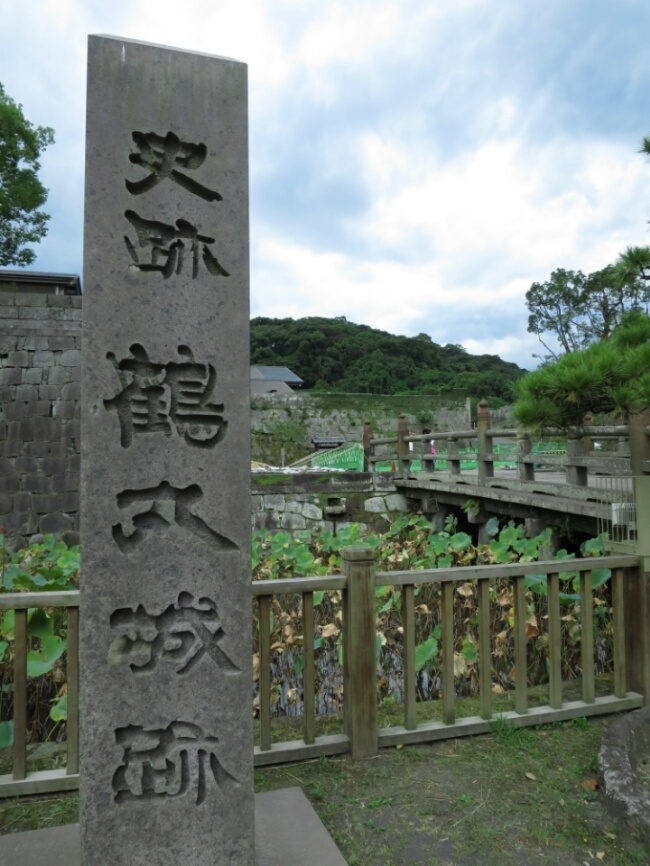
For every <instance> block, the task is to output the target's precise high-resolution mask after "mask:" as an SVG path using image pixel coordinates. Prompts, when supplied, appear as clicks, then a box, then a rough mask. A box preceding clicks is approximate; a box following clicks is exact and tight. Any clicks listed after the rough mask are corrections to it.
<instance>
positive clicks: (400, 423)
mask: <svg viewBox="0 0 650 866" xmlns="http://www.w3.org/2000/svg"><path fill="white" fill-rule="evenodd" d="M408 435H409V425H408V422H407V420H406V415H405V414H404V412H402V414H401V415H400V416H399V418H398V419H397V460H398V462H399V468H400V470H401V472H402V474H403V475H406V474H408V471H409V469H410V468H411V455H410V453H409V444H410V443H409V442H405V441H404V437H405V436H408Z"/></svg>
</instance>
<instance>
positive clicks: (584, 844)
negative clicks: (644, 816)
mask: <svg viewBox="0 0 650 866" xmlns="http://www.w3.org/2000/svg"><path fill="white" fill-rule="evenodd" d="M614 720H615V717H607V718H600V719H596V720H592V721H587V720H585V719H576V720H574V721H573V722H567V723H563V724H554V725H547V726H544V727H543V728H539V729H531V728H526V729H515V728H512V727H510V726H508V725H507V724H505V723H502V724H496V725H495V728H494V732H493V733H492V734H487V735H484V736H480V737H468V738H463V739H457V740H446V741H444V742H440V743H435V744H431V745H422V746H405V747H403V748H390V749H383V750H381V751H380V753H379V755H378V756H376V757H375V758H372V759H369V760H367V761H363V762H359V763H354V762H352V761H351V760H350V759H349V758H347V757H337V758H321V759H317V760H313V761H306V762H301V763H297V764H291V765H286V766H280V767H270V768H265V769H260V770H257V771H256V772H255V788H256V790H257V791H264V790H275V789H278V788H285V787H293V786H295V785H300V786H301V787H302V788H303V790H304V791H305V793H306V794H307V796H308V797H309V799H310V801H311V803H312V805H313V806H314V808H315V809H316V811H317V812H318V814H319V816H320V817H321V820H322V821H323V822H324V824H325V826H326V827H327V828H328V830H329V831H330V833H331V834H332V836H333V838H334V840H335V841H336V843H337V844H338V846H339V848H340V850H341V853H342V854H343V856H344V858H345V859H346V861H347V863H348V864H349V866H551V864H552V866H583V864H588V866H599V864H605V866H609V864H611V866H648V864H650V847H648V845H647V844H646V843H645V841H644V840H643V839H641V838H639V836H638V835H637V834H636V833H635V831H634V830H633V829H631V828H630V827H627V826H625V825H621V824H619V823H617V822H616V821H615V820H614V819H613V818H611V817H610V816H609V815H608V813H607V812H606V811H605V808H604V805H603V800H602V798H601V795H600V793H599V791H598V789H597V783H596V770H597V755H598V749H599V746H600V740H601V737H602V733H603V727H604V726H606V725H609V724H611V723H613V721H614ZM0 763H2V762H1V761H0ZM7 769H8V768H7V767H0V772H6V770H7ZM77 816H78V799H77V795H76V794H66V795H53V796H43V795H41V796H39V797H31V798H22V799H20V800H2V801H0V834H3V833H11V832H18V831H20V830H27V829H36V828H38V827H50V826H56V825H58V824H65V823H70V822H74V821H76V820H77V819H78V818H77ZM278 832H281V828H278ZM314 862H315V863H316V862H317V861H316V859H314ZM305 866H309V864H305Z"/></svg>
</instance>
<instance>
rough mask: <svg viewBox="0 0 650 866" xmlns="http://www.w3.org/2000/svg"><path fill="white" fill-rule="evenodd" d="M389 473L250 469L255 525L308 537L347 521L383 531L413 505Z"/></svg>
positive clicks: (339, 525)
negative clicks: (295, 471)
mask: <svg viewBox="0 0 650 866" xmlns="http://www.w3.org/2000/svg"><path fill="white" fill-rule="evenodd" d="M412 505H413V503H411V502H409V500H407V498H406V497H405V496H403V495H402V494H401V493H398V492H397V490H396V488H395V485H394V484H393V481H392V477H391V476H386V475H372V474H370V473H367V472H341V473H322V474H321V473H312V472H309V473H302V474H295V475H290V474H282V473H277V474H269V473H253V485H252V508H253V528H254V529H261V530H266V531H268V532H276V531H278V530H286V531H287V532H292V533H303V534H304V535H305V536H309V537H311V536H312V535H313V534H314V533H316V534H317V533H318V532H321V531H322V530H329V531H330V532H335V531H336V530H337V529H341V528H343V527H344V526H348V525H349V524H350V523H359V524H361V526H362V528H366V527H367V528H369V529H371V530H374V531H375V532H385V531H386V530H387V529H388V528H389V526H390V525H391V523H393V522H394V520H395V519H396V518H397V517H399V516H401V515H402V514H405V513H406V512H408V511H410V510H412Z"/></svg>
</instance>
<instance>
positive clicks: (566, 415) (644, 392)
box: [514, 310, 650, 430]
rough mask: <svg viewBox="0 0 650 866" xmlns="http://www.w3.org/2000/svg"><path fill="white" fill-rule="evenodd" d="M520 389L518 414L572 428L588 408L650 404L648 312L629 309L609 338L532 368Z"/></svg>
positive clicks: (524, 420) (528, 422) (534, 423)
mask: <svg viewBox="0 0 650 866" xmlns="http://www.w3.org/2000/svg"><path fill="white" fill-rule="evenodd" d="M516 390H517V395H518V399H517V402H516V404H515V407H514V413H515V417H516V419H517V421H519V422H520V423H521V424H524V425H525V426H526V427H531V428H545V427H546V428H548V427H558V428H561V429H564V430H568V429H571V428H573V427H579V426H580V425H581V424H582V423H583V419H584V416H585V414H586V413H587V412H594V413H609V412H620V411H626V410H628V409H629V408H630V407H631V406H635V405H642V406H650V317H649V316H648V315H647V314H646V313H643V312H642V311H640V310H632V311H630V312H628V313H626V314H625V315H624V316H623V319H622V321H621V322H620V324H619V325H617V326H616V327H615V328H614V331H613V333H612V335H611V336H610V337H609V338H608V339H605V340H602V341H601V342H597V343H592V344H591V345H590V346H587V348H585V349H578V350H576V351H573V352H569V353H567V354H566V355H562V357H561V358H559V359H558V360H557V361H555V362H553V363H549V364H545V365H543V366H542V367H540V368H539V369H537V370H534V371H533V372H532V373H528V374H527V375H526V376H524V377H523V379H520V380H519V382H518V383H517V385H516Z"/></svg>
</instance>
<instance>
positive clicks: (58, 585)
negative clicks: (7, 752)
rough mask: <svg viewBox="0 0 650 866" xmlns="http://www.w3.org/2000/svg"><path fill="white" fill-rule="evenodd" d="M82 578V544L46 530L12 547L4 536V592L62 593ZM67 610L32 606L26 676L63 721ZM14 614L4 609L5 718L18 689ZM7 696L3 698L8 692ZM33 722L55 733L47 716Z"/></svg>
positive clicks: (0, 635) (0, 582)
mask: <svg viewBox="0 0 650 866" xmlns="http://www.w3.org/2000/svg"><path fill="white" fill-rule="evenodd" d="M78 583H79V548H78V547H71V548H69V547H68V546H67V545H66V544H65V543H64V542H63V541H56V540H55V538H54V536H52V535H47V536H46V537H45V540H44V541H43V543H42V544H33V545H30V546H29V547H27V548H25V549H22V550H19V551H16V552H12V551H10V550H8V549H7V548H6V547H5V545H4V537H3V536H2V535H0V593H6V592H60V591H62V590H69V589H74V588H75V587H77V586H78ZM65 617H66V613H65V610H64V609H61V608H52V609H50V610H46V609H43V608H29V609H28V611H27V638H28V651H27V676H28V678H29V691H30V696H31V700H32V701H33V702H34V703H36V704H42V705H43V706H45V707H47V704H48V702H49V703H51V704H52V708H51V710H50V711H49V718H50V719H51V720H52V721H53V722H55V723H59V722H61V721H63V720H65V718H66V713H67V696H66V693H65V683H64V681H65V676H64V674H63V671H64V665H63V658H64V655H65V651H66V647H67V640H66V625H65V622H66V620H65ZM14 626H15V614H14V611H13V610H10V611H6V612H3V613H0V684H1V687H2V691H1V692H0V718H3V717H5V716H7V715H10V712H9V711H10V708H11V707H10V701H9V700H8V699H7V698H6V696H10V695H11V694H12V693H13V681H12V677H11V675H10V670H11V668H12V664H11V661H12V656H13V639H14ZM3 696H4V697H3ZM8 723H9V722H8V720H6V722H0V725H5V727H4V728H1V727H0V741H2V739H3V738H5V739H6V738H7V737H8V736H9V729H8V727H7V724H8ZM34 724H35V725H36V726H38V727H40V729H41V731H43V730H44V731H46V732H47V734H48V735H50V733H51V730H50V728H49V726H48V723H47V721H46V720H43V719H41V718H39V717H38V715H37V716H36V717H35V718H34Z"/></svg>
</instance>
